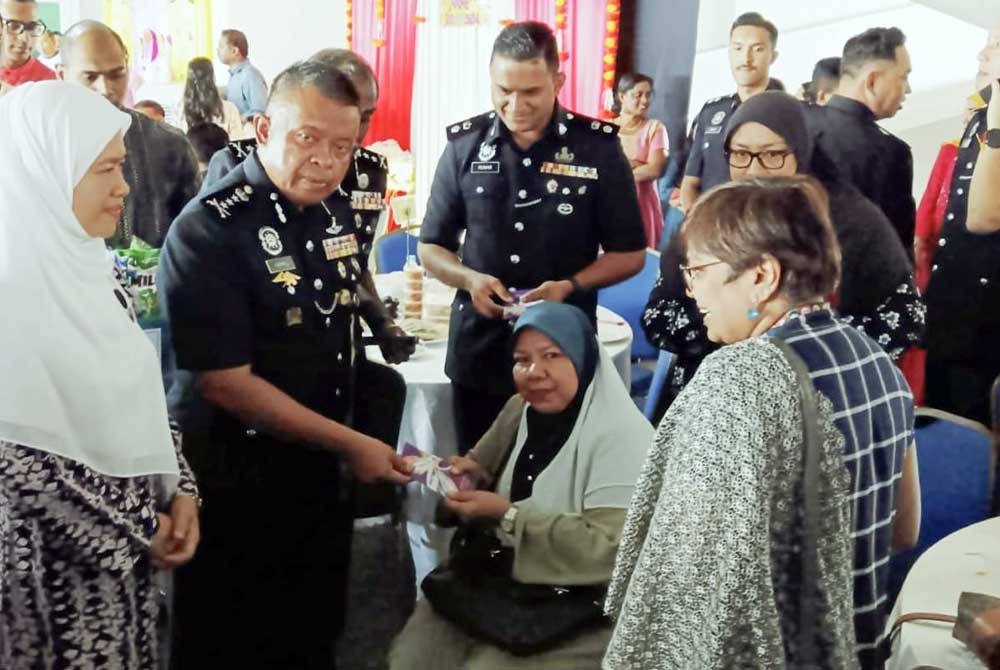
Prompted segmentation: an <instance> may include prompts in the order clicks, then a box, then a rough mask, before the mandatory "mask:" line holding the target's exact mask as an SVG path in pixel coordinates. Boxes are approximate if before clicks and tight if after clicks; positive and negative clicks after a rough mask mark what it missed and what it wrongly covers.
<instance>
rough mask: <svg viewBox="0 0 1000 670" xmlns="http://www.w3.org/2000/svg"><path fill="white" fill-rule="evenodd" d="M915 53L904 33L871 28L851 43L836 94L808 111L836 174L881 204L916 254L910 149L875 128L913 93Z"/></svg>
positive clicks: (812, 129) (815, 134) (817, 139)
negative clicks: (911, 82) (911, 62)
mask: <svg viewBox="0 0 1000 670" xmlns="http://www.w3.org/2000/svg"><path fill="white" fill-rule="evenodd" d="M909 76H910V54H909V52H908V51H907V49H906V36H905V35H904V34H903V32H902V31H901V30H900V29H899V28H870V29H868V30H866V31H865V32H863V33H861V34H860V35H855V36H854V37H852V38H851V39H849V40H847V44H845V45H844V53H843V57H842V58H841V62H840V84H839V85H838V86H837V92H836V93H835V94H834V95H833V96H832V97H831V98H830V100H829V102H828V103H827V104H826V105H825V106H823V107H819V106H812V107H809V108H808V112H809V113H808V114H807V117H806V118H807V121H808V122H809V127H810V132H811V133H812V135H813V138H814V140H815V143H816V147H817V149H818V151H819V153H820V154H821V155H822V156H825V157H826V158H827V159H829V161H830V162H831V164H832V165H830V166H828V167H831V168H832V169H833V170H834V171H835V172H836V174H837V175H838V176H839V177H840V178H841V179H843V180H844V181H847V182H849V183H851V184H853V185H854V186H855V187H856V188H857V189H858V190H859V191H861V192H862V193H863V194H864V195H865V196H866V197H867V198H868V199H869V200H871V201H872V202H874V203H875V204H876V205H878V206H879V207H880V208H881V209H882V211H883V212H884V213H885V215H886V216H887V217H888V218H889V221H890V222H891V223H892V227H893V228H895V229H896V233H897V234H898V235H899V239H900V240H901V241H902V242H903V247H904V248H905V249H907V251H908V252H909V253H910V255H911V258H912V254H913V251H912V250H913V229H914V226H915V223H916V203H915V202H914V200H913V154H912V152H911V151H910V146H909V145H908V144H907V143H906V142H904V141H903V140H901V139H899V138H898V137H896V136H895V135H893V134H892V133H890V132H889V131H887V130H885V129H884V128H882V127H881V126H880V125H878V124H877V123H876V121H879V120H881V119H889V118H892V117H893V116H895V115H896V113H897V112H898V111H899V110H900V109H901V108H902V105H903V100H904V99H905V98H906V95H907V94H908V93H909V92H910V83H909Z"/></svg>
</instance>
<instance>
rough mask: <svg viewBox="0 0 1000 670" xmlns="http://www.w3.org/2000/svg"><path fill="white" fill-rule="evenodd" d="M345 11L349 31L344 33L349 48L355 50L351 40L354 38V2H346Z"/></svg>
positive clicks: (352, 0)
mask: <svg viewBox="0 0 1000 670" xmlns="http://www.w3.org/2000/svg"><path fill="white" fill-rule="evenodd" d="M344 11H345V12H346V14H347V29H346V30H345V31H344V32H345V34H346V35H347V48H348V49H353V48H354V46H353V44H354V43H353V42H352V41H351V39H352V38H353V37H354V34H353V33H354V0H346V2H344Z"/></svg>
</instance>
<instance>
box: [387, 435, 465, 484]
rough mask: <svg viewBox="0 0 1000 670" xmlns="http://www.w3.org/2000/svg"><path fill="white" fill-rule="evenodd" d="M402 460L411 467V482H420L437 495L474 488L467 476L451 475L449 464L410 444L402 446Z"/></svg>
mask: <svg viewBox="0 0 1000 670" xmlns="http://www.w3.org/2000/svg"><path fill="white" fill-rule="evenodd" d="M402 455H403V458H405V459H406V460H407V461H409V462H410V464H412V465H413V476H412V481H415V482H420V483H421V484H423V485H424V486H426V487H427V488H429V489H430V490H431V491H434V492H435V493H437V494H438V495H441V496H446V495H448V494H449V493H452V492H454V491H467V490H470V489H474V488H476V483H475V481H473V479H472V477H470V476H468V475H453V474H452V473H451V472H450V470H451V464H450V463H448V462H447V461H445V460H443V459H442V458H441V457H440V456H435V455H434V454H428V453H427V452H425V451H421V450H420V449H417V448H416V447H414V446H413V445H412V444H409V443H407V444H404V445H403V454H402Z"/></svg>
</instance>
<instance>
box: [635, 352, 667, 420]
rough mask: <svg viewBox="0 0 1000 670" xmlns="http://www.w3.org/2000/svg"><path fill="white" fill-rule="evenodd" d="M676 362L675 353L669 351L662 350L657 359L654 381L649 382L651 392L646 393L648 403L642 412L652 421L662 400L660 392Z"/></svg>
mask: <svg viewBox="0 0 1000 670" xmlns="http://www.w3.org/2000/svg"><path fill="white" fill-rule="evenodd" d="M673 362H674V355H673V354H672V353H671V352H669V351H661V352H660V356H659V358H657V359H656V371H655V372H653V381H651V382H650V383H649V393H648V394H647V395H646V404H645V405H644V406H643V408H642V413H643V414H645V415H646V418H647V419H649V420H650V421H652V420H653V415H654V414H655V413H656V406H657V405H658V404H659V402H660V394H661V393H663V387H664V386H666V385H667V375H668V374H670V366H671V365H672V364H673Z"/></svg>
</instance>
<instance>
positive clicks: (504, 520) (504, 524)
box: [500, 505, 517, 535]
mask: <svg viewBox="0 0 1000 670" xmlns="http://www.w3.org/2000/svg"><path fill="white" fill-rule="evenodd" d="M515 519H517V508H516V507H514V506H513V505H511V506H510V507H508V508H507V511H506V512H504V515H503V517H501V518H500V530H502V531H503V532H505V533H507V534H508V535H513V534H514V520H515Z"/></svg>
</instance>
